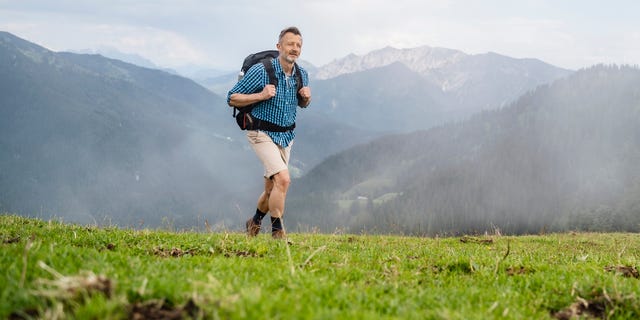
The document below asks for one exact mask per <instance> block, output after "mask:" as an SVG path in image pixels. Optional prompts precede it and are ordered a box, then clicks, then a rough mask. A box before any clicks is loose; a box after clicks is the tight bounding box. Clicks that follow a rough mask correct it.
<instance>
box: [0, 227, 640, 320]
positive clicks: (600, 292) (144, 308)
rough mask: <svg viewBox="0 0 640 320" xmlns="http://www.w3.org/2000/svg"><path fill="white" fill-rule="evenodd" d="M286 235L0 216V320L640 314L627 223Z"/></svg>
mask: <svg viewBox="0 0 640 320" xmlns="http://www.w3.org/2000/svg"><path fill="white" fill-rule="evenodd" d="M289 238H290V240H291V242H292V243H291V244H287V243H286V242H285V241H278V240H273V239H271V238H270V236H268V235H262V234H261V235H260V236H258V237H257V238H248V237H246V236H245V235H243V234H238V233H202V232H201V233H198V232H170V231H162V230H128V229H118V228H99V227H95V226H80V225H72V224H63V223H60V222H55V221H42V220H37V219H28V218H22V217H18V216H14V215H2V216H0V240H1V242H0V286H1V291H0V318H2V319H5V318H9V317H15V318H20V317H22V318H30V317H34V318H70V319H73V318H77V319H91V318H93V319H126V318H132V317H134V315H135V314H137V315H143V316H144V317H145V318H151V317H153V316H158V317H162V318H171V316H175V318H176V319H177V318H179V317H185V318H190V317H193V318H203V319H219V318H223V319H229V318H231V319H240V318H252V319H265V318H266V319H349V318H353V319H370V318H371V319H554V318H555V317H554V315H555V314H556V313H557V312H559V311H561V312H563V313H564V314H569V315H570V308H571V307H573V309H575V310H579V311H581V312H582V317H587V316H589V315H590V316H593V315H595V316H598V317H604V318H610V319H637V318H640V296H639V294H640V289H639V288H640V280H639V279H637V278H636V277H635V276H637V267H638V265H639V263H638V262H639V259H640V235H637V234H613V233H610V234H600V233H578V234H569V233H567V234H550V235H540V236H518V237H511V236H498V235H494V236H482V237H462V238H460V237H457V238H453V237H452V238H416V237H400V236H374V235H321V234H290V235H289ZM634 270H635V272H636V274H635V276H634V274H633V271H634ZM625 272H627V273H625ZM587 303H588V305H589V308H586V305H587ZM599 309H602V310H599Z"/></svg>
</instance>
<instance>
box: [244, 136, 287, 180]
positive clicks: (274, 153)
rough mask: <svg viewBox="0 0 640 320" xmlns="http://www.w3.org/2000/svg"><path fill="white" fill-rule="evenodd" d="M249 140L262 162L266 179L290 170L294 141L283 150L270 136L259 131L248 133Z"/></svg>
mask: <svg viewBox="0 0 640 320" xmlns="http://www.w3.org/2000/svg"><path fill="white" fill-rule="evenodd" d="M247 140H249V144H251V147H252V148H253V151H255V153H256V155H257V156H258V158H259V159H260V161H262V165H263V166H264V177H265V178H271V177H272V176H273V175H275V174H276V173H278V172H280V171H283V170H287V169H288V165H289V155H290V154H291V145H293V141H292V142H291V143H290V144H289V146H288V147H286V148H283V147H281V146H279V145H277V144H275V143H274V142H273V140H271V137H269V135H267V134H266V133H264V132H262V131H259V130H249V131H247Z"/></svg>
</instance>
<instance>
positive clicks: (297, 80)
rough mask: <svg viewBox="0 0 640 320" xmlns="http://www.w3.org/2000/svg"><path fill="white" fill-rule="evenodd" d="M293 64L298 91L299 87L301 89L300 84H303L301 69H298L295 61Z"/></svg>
mask: <svg viewBox="0 0 640 320" xmlns="http://www.w3.org/2000/svg"><path fill="white" fill-rule="evenodd" d="M293 65H294V66H295V69H296V74H295V77H296V85H297V87H298V91H300V89H302V86H303V85H304V84H303V83H302V71H300V67H299V66H298V64H297V63H294V64H293Z"/></svg>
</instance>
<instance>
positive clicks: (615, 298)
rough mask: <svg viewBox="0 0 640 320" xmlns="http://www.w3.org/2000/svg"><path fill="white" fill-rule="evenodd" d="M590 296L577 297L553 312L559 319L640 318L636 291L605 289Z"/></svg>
mask: <svg viewBox="0 0 640 320" xmlns="http://www.w3.org/2000/svg"><path fill="white" fill-rule="evenodd" d="M591 294H593V296H592V297H590V298H586V299H585V298H581V297H580V296H577V297H576V301H575V302H574V303H572V304H571V305H569V306H568V307H566V308H564V309H562V310H559V311H556V312H551V316H552V317H553V318H555V319H559V320H569V319H578V318H579V319H583V318H587V319H591V318H595V319H616V318H621V319H640V313H639V312H640V303H639V302H638V297H637V296H636V294H635V293H633V294H630V295H622V294H619V293H617V294H614V295H610V294H607V292H606V291H604V290H594V291H592V292H591Z"/></svg>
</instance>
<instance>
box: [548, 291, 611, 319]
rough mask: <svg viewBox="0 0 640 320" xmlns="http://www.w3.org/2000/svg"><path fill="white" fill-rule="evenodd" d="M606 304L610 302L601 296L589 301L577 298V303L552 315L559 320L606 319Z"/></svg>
mask: <svg viewBox="0 0 640 320" xmlns="http://www.w3.org/2000/svg"><path fill="white" fill-rule="evenodd" d="M607 303H610V302H609V301H607V300H606V299H605V298H604V297H602V296H600V297H596V298H594V299H591V300H585V299H582V298H578V301H576V302H574V303H572V304H571V305H570V306H568V307H567V308H564V309H562V310H560V311H558V312H556V313H553V317H554V318H556V319H559V320H570V319H576V318H577V317H581V316H587V317H593V318H597V319H606V318H607V317H606V311H607Z"/></svg>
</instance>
